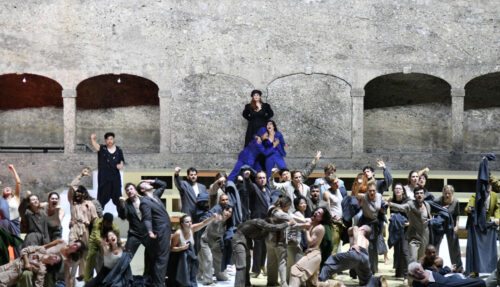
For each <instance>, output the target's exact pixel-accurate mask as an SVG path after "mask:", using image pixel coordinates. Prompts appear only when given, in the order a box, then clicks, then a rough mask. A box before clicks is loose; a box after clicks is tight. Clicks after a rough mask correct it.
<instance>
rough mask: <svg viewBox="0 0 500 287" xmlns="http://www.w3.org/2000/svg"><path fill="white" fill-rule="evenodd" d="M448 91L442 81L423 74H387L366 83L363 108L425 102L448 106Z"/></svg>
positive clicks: (447, 85) (449, 100) (448, 88)
mask: <svg viewBox="0 0 500 287" xmlns="http://www.w3.org/2000/svg"><path fill="white" fill-rule="evenodd" d="M450 88H451V86H450V85H449V84H448V83H447V82H446V81H444V80H443V79H440V78H438V77H435V76H431V75H427V74H420V73H410V74H403V73H394V74H387V75H383V76H379V77H377V78H375V79H373V80H371V81H370V82H368V84H366V86H365V99H364V102H365V109H376V108H384V107H394V106H406V105H416V104H425V103H442V104H450V103H451V97H450Z"/></svg>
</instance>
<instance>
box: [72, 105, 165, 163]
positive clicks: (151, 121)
mask: <svg viewBox="0 0 500 287" xmlns="http://www.w3.org/2000/svg"><path fill="white" fill-rule="evenodd" d="M76 115H77V116H76V126H77V130H76V144H77V145H86V146H87V147H88V149H87V151H88V150H92V151H93V150H94V149H93V148H92V144H91V142H90V135H91V134H93V133H95V134H96V135H97V137H96V141H97V142H98V143H100V144H104V137H103V136H104V134H105V133H106V132H114V133H115V135H116V138H115V142H116V144H117V145H118V146H119V147H120V148H121V149H122V150H123V151H124V152H126V153H129V154H130V153H155V152H159V151H160V111H159V108H158V107H157V106H139V107H128V108H111V109H102V110H78V111H77V113H76ZM80 150H81V149H80Z"/></svg>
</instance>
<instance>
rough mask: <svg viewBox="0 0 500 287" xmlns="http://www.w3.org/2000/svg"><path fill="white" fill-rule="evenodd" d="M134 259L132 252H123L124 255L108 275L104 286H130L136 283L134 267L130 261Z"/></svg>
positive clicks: (103, 283) (103, 282) (102, 284)
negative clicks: (131, 266) (132, 267)
mask: <svg viewBox="0 0 500 287" xmlns="http://www.w3.org/2000/svg"><path fill="white" fill-rule="evenodd" d="M131 261H132V254H130V253H129V252H125V251H124V252H123V254H122V257H121V258H120V260H118V262H116V264H115V266H114V267H113V269H111V271H110V272H109V273H108V275H106V277H105V278H104V280H103V281H102V283H101V285H99V286H103V287H129V286H133V285H134V277H133V276H132V269H131V268H130V262H131Z"/></svg>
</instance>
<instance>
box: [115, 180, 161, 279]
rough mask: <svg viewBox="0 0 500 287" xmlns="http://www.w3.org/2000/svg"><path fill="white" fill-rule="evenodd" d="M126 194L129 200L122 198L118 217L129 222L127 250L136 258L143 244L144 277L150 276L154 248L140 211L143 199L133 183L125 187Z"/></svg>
mask: <svg viewBox="0 0 500 287" xmlns="http://www.w3.org/2000/svg"><path fill="white" fill-rule="evenodd" d="M125 193H126V194H127V196H128V198H127V199H125V198H124V197H120V205H119V206H118V217H120V218H121V219H123V220H127V221H128V233H127V243H126V244H125V250H127V251H128V252H130V254H131V255H132V257H134V255H135V253H136V252H137V249H138V248H139V246H140V245H141V244H142V245H143V246H144V248H145V249H146V251H145V254H144V276H145V277H146V276H147V275H148V274H149V269H150V268H151V267H150V266H151V258H153V255H152V252H153V250H152V248H151V239H150V237H149V235H148V229H147V228H146V225H145V224H144V222H142V217H143V216H142V213H141V210H140V206H141V198H140V197H139V195H138V194H137V188H136V186H135V185H134V184H132V183H127V184H126V185H125Z"/></svg>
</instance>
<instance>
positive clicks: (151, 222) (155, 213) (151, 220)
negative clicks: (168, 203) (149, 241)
mask: <svg viewBox="0 0 500 287" xmlns="http://www.w3.org/2000/svg"><path fill="white" fill-rule="evenodd" d="M153 186H154V187H155V188H156V190H155V191H154V193H153V194H154V197H155V198H156V201H155V200H153V199H151V198H149V196H144V197H142V200H141V206H140V210H141V213H142V222H144V225H145V226H146V229H147V230H148V232H149V231H153V233H155V234H158V233H163V232H165V231H166V230H167V229H168V230H169V231H170V229H171V228H172V224H171V222H170V216H169V215H168V212H167V209H166V208H165V205H164V204H163V201H161V196H162V194H163V192H164V191H165V188H166V186H167V184H166V183H165V182H164V181H161V180H158V179H157V180H156V181H155V183H154V185H153Z"/></svg>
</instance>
